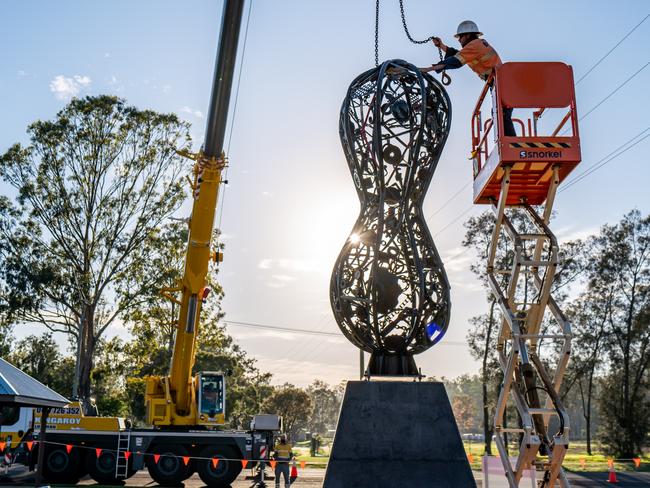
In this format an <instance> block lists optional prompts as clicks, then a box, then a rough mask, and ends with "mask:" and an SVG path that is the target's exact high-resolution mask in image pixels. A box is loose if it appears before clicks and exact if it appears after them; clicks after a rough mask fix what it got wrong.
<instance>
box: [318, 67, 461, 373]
mask: <svg viewBox="0 0 650 488" xmlns="http://www.w3.org/2000/svg"><path fill="white" fill-rule="evenodd" d="M450 123H451V103H450V101H449V97H448V96H447V93H446V91H445V89H444V88H443V87H442V85H441V84H440V83H439V82H438V81H436V80H435V79H434V78H433V77H431V76H429V75H427V74H422V73H421V72H420V70H419V69H418V68H417V67H415V66H413V65H412V64H409V63H407V62H406V61H402V60H391V61H386V62H384V63H383V64H382V65H381V66H378V67H377V68H373V69H370V70H368V71H366V72H365V73H363V74H361V75H360V76H358V77H357V78H356V79H355V80H354V81H353V82H352V84H351V85H350V88H349V90H348V93H347V96H346V97H345V101H344V102H343V106H342V108H341V116H340V126H339V129H340V137H341V142H342V145H343V150H344V152H345V156H346V159H347V162H348V165H349V167H350V173H351V174H352V179H353V180H354V185H355V187H356V191H357V195H358V197H359V201H360V205H361V209H360V212H359V216H358V218H357V221H356V223H355V225H354V227H353V229H352V232H351V234H350V236H349V238H348V239H347V240H346V242H345V245H344V246H343V249H342V250H341V252H340V254H339V256H338V259H337V260H336V264H335V265H334V269H333V272H332V278H331V283H330V301H331V304H332V310H333V312H334V316H335V318H336V321H337V322H338V324H339V327H340V328H341V330H342V331H343V333H344V334H345V336H346V337H347V338H348V339H349V340H350V341H351V342H352V343H353V344H354V345H355V346H357V347H359V348H360V349H362V350H364V351H366V352H370V353H371V357H370V361H369V363H368V369H367V371H366V374H367V375H369V376H372V375H418V374H419V372H418V369H417V367H416V365H415V361H414V359H413V355H414V354H418V353H421V352H423V351H425V350H427V349H428V348H430V347H431V346H433V345H434V344H436V343H437V342H438V341H439V340H440V339H441V338H442V337H443V335H444V334H445V332H446V330H447V327H448V324H449V313H450V300H449V282H448V280H447V276H446V273H445V270H444V268H443V265H442V261H441V260H440V256H439V255H438V252H437V250H436V247H435V245H434V243H433V239H432V237H431V234H430V232H429V229H428V228H427V225H426V222H425V219H424V215H423V214H422V203H423V200H424V197H425V195H426V192H427V189H428V187H429V183H430V182H431V178H432V176H433V173H434V171H435V169H436V166H437V164H438V160H439V158H440V155H441V153H442V150H443V147H444V144H445V141H446V139H447V135H448V133H449V126H450Z"/></svg>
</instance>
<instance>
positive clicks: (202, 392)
mask: <svg viewBox="0 0 650 488" xmlns="http://www.w3.org/2000/svg"><path fill="white" fill-rule="evenodd" d="M196 377H197V379H198V384H197V386H198V395H197V399H198V411H199V412H198V413H199V422H198V423H199V425H215V424H216V425H223V424H224V423H225V415H226V388H225V386H226V385H225V380H224V376H223V374H221V373H214V372H209V371H203V372H201V373H198V374H197V375H196Z"/></svg>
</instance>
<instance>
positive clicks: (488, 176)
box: [472, 62, 580, 205]
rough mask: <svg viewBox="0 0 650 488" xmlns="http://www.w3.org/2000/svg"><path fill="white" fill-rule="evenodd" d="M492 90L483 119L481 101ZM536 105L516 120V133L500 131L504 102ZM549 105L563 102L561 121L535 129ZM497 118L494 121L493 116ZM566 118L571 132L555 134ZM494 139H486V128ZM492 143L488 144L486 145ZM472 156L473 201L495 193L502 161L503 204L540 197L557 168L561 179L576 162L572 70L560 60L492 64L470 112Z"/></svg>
mask: <svg viewBox="0 0 650 488" xmlns="http://www.w3.org/2000/svg"><path fill="white" fill-rule="evenodd" d="M489 90H492V91H493V110H492V113H493V118H491V119H488V120H487V121H486V122H485V124H482V121H481V106H482V105H483V102H484V100H485V97H486V95H487V92H488V91H489ZM504 107H505V108H512V109H522V108H527V109H537V110H536V111H534V112H533V116H532V117H531V118H528V120H527V121H526V123H525V124H524V122H523V121H522V120H520V119H513V122H514V123H515V124H516V125H517V126H519V131H518V133H517V136H516V137H511V136H506V135H504V125H503V108H504ZM550 108H567V109H568V112H567V114H566V115H565V116H564V118H563V119H562V121H561V123H560V125H559V126H558V127H557V128H556V129H555V130H554V131H553V132H552V133H550V134H547V135H543V134H538V130H537V129H538V127H537V126H538V120H539V117H540V116H541V114H542V113H543V112H544V111H545V110H546V109H550ZM495 120H496V122H495ZM568 121H571V124H570V126H569V127H567V129H566V130H570V134H569V135H564V136H563V135H559V132H560V131H561V130H562V129H563V128H564V126H565V125H566V124H567V122H568ZM490 133H492V134H493V135H494V140H495V142H494V144H489V137H488V136H489V134H490ZM490 146H491V147H490ZM472 156H473V160H474V203H482V204H489V203H494V202H496V201H497V200H498V199H499V193H500V190H501V182H502V179H503V175H504V167H505V166H509V167H511V171H510V191H509V194H508V199H507V201H506V205H517V204H519V203H522V202H525V203H528V204H530V205H539V204H542V203H543V202H544V200H545V199H546V196H547V194H548V189H549V186H550V184H551V179H552V176H553V167H554V166H556V167H557V168H558V170H559V171H558V175H559V178H560V182H562V180H564V179H565V178H566V177H567V175H568V174H569V173H570V172H571V171H572V170H573V169H574V168H575V167H576V166H577V165H578V163H579V162H580V138H579V134H578V124H577V117H576V103H575V90H574V84H573V71H572V69H571V67H570V66H568V65H566V64H564V63H558V62H548V63H546V62H545V63H505V64H503V65H501V66H499V67H497V68H496V70H495V72H494V74H493V75H492V76H491V77H490V79H489V80H488V82H487V83H486V85H485V88H484V89H483V92H482V93H481V97H480V98H479V101H478V103H477V105H476V109H475V110H474V115H473V116H472Z"/></svg>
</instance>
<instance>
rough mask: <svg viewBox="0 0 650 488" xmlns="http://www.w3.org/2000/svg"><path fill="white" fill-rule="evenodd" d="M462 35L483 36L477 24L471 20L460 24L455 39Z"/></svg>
mask: <svg viewBox="0 0 650 488" xmlns="http://www.w3.org/2000/svg"><path fill="white" fill-rule="evenodd" d="M461 34H477V35H479V36H482V35H483V33H482V32H481V31H479V30H478V25H476V23H474V22H472V21H471V20H463V21H462V22H461V23H460V24H458V30H457V31H456V35H455V36H454V37H455V38H458V36H460V35H461Z"/></svg>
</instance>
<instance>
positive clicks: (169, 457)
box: [147, 444, 194, 486]
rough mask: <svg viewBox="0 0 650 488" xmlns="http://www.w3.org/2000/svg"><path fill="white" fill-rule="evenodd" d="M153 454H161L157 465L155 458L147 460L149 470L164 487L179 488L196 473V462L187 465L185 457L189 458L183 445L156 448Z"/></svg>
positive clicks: (165, 445)
mask: <svg viewBox="0 0 650 488" xmlns="http://www.w3.org/2000/svg"><path fill="white" fill-rule="evenodd" d="M151 453H152V454H160V458H159V459H158V462H157V463H156V462H155V461H154V458H153V456H151V457H150V458H149V459H148V460H147V470H148V471H149V475H150V476H151V477H152V478H153V480H154V481H155V482H156V483H158V484H159V485H162V486H178V484H179V483H181V482H183V481H185V480H186V479H187V478H189V477H190V476H192V474H193V473H194V461H192V460H190V462H189V463H188V464H187V465H186V464H185V462H184V461H183V457H184V456H189V453H188V451H187V449H185V447H183V446H181V445H172V444H161V445H158V446H155V447H154V448H153V450H152V452H151Z"/></svg>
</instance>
